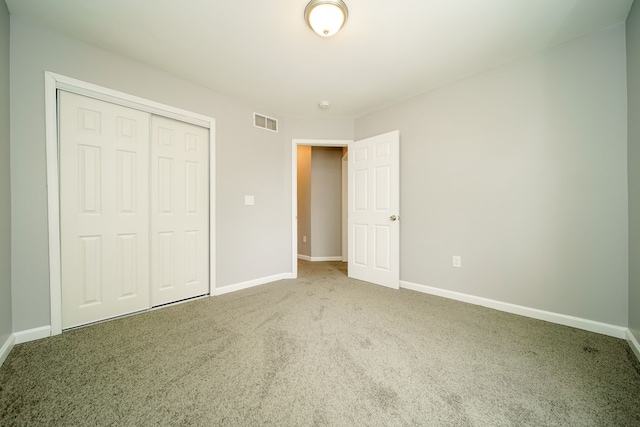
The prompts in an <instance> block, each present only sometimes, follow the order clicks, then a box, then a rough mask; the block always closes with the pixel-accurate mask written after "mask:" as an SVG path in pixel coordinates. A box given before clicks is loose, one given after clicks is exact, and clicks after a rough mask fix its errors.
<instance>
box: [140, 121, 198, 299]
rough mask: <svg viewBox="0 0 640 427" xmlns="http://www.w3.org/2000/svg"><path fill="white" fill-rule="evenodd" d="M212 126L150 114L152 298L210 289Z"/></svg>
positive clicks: (182, 296) (188, 295) (180, 296)
mask: <svg viewBox="0 0 640 427" xmlns="http://www.w3.org/2000/svg"><path fill="white" fill-rule="evenodd" d="M208 159H209V130H208V129H205V128H201V127H199V126H195V125H191V124H187V123H183V122H179V121H176V120H171V119H167V118H164V117H158V116H153V118H152V119H151V177H152V180H151V259H152V261H151V264H152V273H151V289H152V291H151V295H152V298H151V301H152V306H154V307H155V306H158V305H162V304H167V303H170V302H174V301H179V300H182V299H186V298H191V297H195V296H199V295H204V294H207V293H208V292H209V184H208V183H209V168H208V164H209V162H208Z"/></svg>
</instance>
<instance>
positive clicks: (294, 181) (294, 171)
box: [291, 139, 352, 278]
mask: <svg viewBox="0 0 640 427" xmlns="http://www.w3.org/2000/svg"><path fill="white" fill-rule="evenodd" d="M350 142H352V141H351V140H324V139H323V140H320V139H294V140H293V141H292V150H291V212H292V218H293V220H292V221H291V222H292V227H291V271H292V277H293V278H297V277H298V238H299V236H298V146H309V147H338V148H343V147H348V146H349V143H350Z"/></svg>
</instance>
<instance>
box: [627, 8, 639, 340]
mask: <svg viewBox="0 0 640 427" xmlns="http://www.w3.org/2000/svg"><path fill="white" fill-rule="evenodd" d="M639 3H640V2H638V1H636V2H634V3H633V6H632V7H631V12H630V13H629V17H628V18H627V26H626V27H627V85H628V105H629V110H628V111H629V113H628V114H629V116H628V124H629V151H628V156H629V329H630V330H631V333H632V334H633V335H634V337H635V339H636V341H638V342H640V4H639Z"/></svg>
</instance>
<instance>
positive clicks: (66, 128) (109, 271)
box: [59, 91, 150, 328]
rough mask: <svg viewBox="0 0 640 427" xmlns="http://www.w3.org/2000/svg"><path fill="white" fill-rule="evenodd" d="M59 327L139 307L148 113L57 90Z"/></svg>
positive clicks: (144, 292)
mask: <svg viewBox="0 0 640 427" xmlns="http://www.w3.org/2000/svg"><path fill="white" fill-rule="evenodd" d="M59 102H60V106H59V112H60V115H59V129H60V147H59V152H60V227H61V230H60V231H61V233H60V234H61V254H62V326H63V328H70V327H74V326H78V325H82V324H86V323H91V322H95V321H99V320H103V319H107V318H110V317H116V316H120V315H123V314H128V313H132V312H135V311H139V310H144V309H146V308H149V306H150V297H149V197H148V193H149V186H150V185H149V161H150V157H149V139H150V136H149V123H150V115H149V114H148V113H144V112H141V111H137V110H134V109H130V108H126V107H121V106H118V105H114V104H111V103H108V102H104V101H99V100H95V99H92V98H87V97H84V96H80V95H76V94H73V93H68V92H64V91H60V92H59Z"/></svg>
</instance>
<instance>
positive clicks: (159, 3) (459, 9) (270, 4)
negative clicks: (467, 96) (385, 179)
mask: <svg viewBox="0 0 640 427" xmlns="http://www.w3.org/2000/svg"><path fill="white" fill-rule="evenodd" d="M307 2H308V0H226V1H223V0H6V3H7V6H8V8H9V11H10V13H11V14H12V15H20V16H25V17H28V18H29V19H34V20H36V21H39V22H40V23H43V24H45V25H47V26H49V27H51V28H53V29H55V30H56V31H59V32H61V33H65V34H67V35H70V36H73V37H76V38H79V39H83V40H85V41H87V42H89V43H92V44H94V45H97V46H101V47H103V48H105V49H108V50H110V51H113V52H115V53H118V54H120V55H123V56H126V57H129V58H133V59H135V60H137V61H140V62H143V63H146V64H149V65H152V66H154V67H157V68H160V69H163V70H165V71H168V72H170V73H172V74H175V75H177V76H181V77H183V78H185V79H188V80H191V81H193V82H196V83H199V84H200V85H202V86H205V87H208V88H210V89H213V90H215V91H218V92H220V93H223V94H226V95H230V96H232V97H235V98H239V99H242V100H245V101H247V102H249V103H251V104H253V105H255V106H257V107H260V108H264V109H266V110H267V111H269V112H273V113H277V114H283V115H287V116H293V117H358V116H360V115H363V114H365V113H367V112H370V111H373V110H376V109H379V108H382V107H384V106H387V105H390V104H393V103H396V102H399V101H401V100H404V99H407V98H409V97H412V96H414V95H417V94H420V93H423V92H426V91H428V90H431V89H433V88H436V87H438V86H442V85H443V84H446V83H449V82H451V81H455V80H458V79H460V78H464V77H466V76H470V75H473V74H476V73H478V72H481V71H483V70H486V69H489V68H491V67H495V66H496V65H499V64H503V63H505V62H509V61H511V60H514V59H516V58H519V57H522V56H523V55H526V54H527V53H530V52H534V51H539V50H542V49H545V48H547V47H549V46H554V45H558V44H560V43H563V42H566V41H569V40H572V39H575V38H578V37H581V36H583V35H586V34H589V33H591V32H594V31H596V30H599V29H601V28H605V27H607V26H610V25H613V24H617V23H620V22H623V21H624V20H625V19H626V17H627V14H628V12H629V9H630V7H631V4H632V2H633V0H345V2H346V3H347V6H348V8H349V19H348V21H347V23H346V24H345V26H344V27H343V29H342V30H341V31H340V32H339V33H338V34H337V35H336V36H334V37H331V38H321V37H319V36H317V35H315V34H314V33H313V32H312V31H311V30H310V29H309V28H308V27H307V25H306V22H305V21H304V16H303V12H304V8H305V6H306V4H307ZM71 77H73V76H71ZM321 100H328V101H330V102H331V108H330V109H328V110H321V109H320V108H319V107H318V103H319V101H321Z"/></svg>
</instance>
